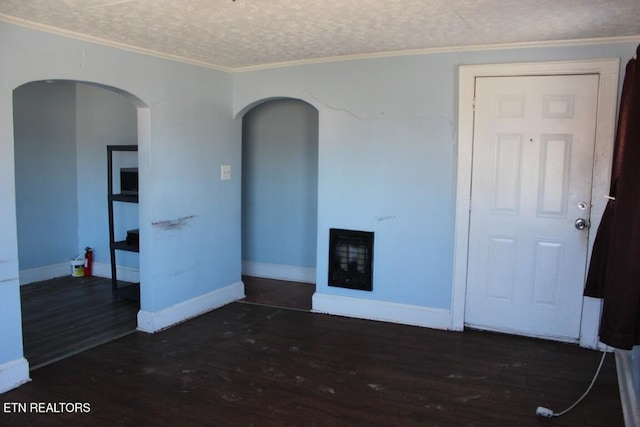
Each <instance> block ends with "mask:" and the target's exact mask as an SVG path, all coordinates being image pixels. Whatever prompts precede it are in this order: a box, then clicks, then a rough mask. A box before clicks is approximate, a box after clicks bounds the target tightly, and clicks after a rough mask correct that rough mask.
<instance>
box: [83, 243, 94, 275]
mask: <svg viewBox="0 0 640 427" xmlns="http://www.w3.org/2000/svg"><path fill="white" fill-rule="evenodd" d="M92 263H93V249H91V248H90V247H88V246H87V247H86V248H84V275H85V276H91V264H92Z"/></svg>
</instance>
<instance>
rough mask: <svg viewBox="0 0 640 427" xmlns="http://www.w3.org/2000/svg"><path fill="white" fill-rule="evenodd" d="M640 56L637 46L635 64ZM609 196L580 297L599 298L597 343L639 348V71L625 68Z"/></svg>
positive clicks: (632, 65)
mask: <svg viewBox="0 0 640 427" xmlns="http://www.w3.org/2000/svg"><path fill="white" fill-rule="evenodd" d="M638 55H640V46H638V49H637V54H636V58H637V57H638ZM610 196H611V197H614V198H615V200H610V201H609V202H608V203H607V207H606V209H605V212H604V215H603V217H602V221H601V223H600V226H599V228H598V232H597V234H596V239H595V242H594V246H593V253H592V255H591V262H590V264H589V271H588V274H587V282H586V286H585V292H584V294H585V295H586V296H591V297H596V298H603V310H602V317H601V320H600V331H599V334H600V341H602V342H603V343H605V344H607V345H610V346H612V347H616V348H621V349H626V350H629V349H631V347H633V346H634V345H635V344H640V67H638V64H637V60H636V59H635V58H634V59H632V60H630V61H629V63H628V64H627V68H626V72H625V78H624V84H623V87H622V96H621V98H620V112H619V115H618V127H617V132H616V140H615V145H614V155H613V167H612V174H611V188H610Z"/></svg>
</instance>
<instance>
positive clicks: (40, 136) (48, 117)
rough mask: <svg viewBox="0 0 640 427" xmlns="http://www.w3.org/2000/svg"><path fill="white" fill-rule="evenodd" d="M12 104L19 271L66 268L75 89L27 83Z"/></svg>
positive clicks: (72, 221)
mask: <svg viewBox="0 0 640 427" xmlns="http://www.w3.org/2000/svg"><path fill="white" fill-rule="evenodd" d="M13 99H14V103H13V111H14V115H13V118H14V132H15V133H14V135H15V168H16V170H15V179H16V210H17V223H18V250H19V259H20V269H22V270H24V269H30V268H36V267H42V266H48V265H52V264H59V263H62V262H66V261H68V260H70V259H72V258H74V257H75V256H76V255H78V253H79V252H78V188H77V167H76V134H75V129H76V90H75V84H74V83H69V82H57V83H46V82H37V83H30V84H27V85H24V86H21V87H19V88H17V89H16V90H15V92H14V97H13Z"/></svg>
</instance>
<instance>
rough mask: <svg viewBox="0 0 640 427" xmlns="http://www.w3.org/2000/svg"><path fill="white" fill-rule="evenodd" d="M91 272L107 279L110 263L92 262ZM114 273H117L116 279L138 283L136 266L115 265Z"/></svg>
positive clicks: (109, 275) (109, 273) (109, 272)
mask: <svg viewBox="0 0 640 427" xmlns="http://www.w3.org/2000/svg"><path fill="white" fill-rule="evenodd" d="M92 274H93V275H94V276H98V277H106V278H107V279H111V264H107V263H104V262H94V263H93V272H92ZM116 274H117V275H118V280H122V281H125V282H131V283H140V270H138V269H137V268H131V267H123V266H121V265H117V266H116Z"/></svg>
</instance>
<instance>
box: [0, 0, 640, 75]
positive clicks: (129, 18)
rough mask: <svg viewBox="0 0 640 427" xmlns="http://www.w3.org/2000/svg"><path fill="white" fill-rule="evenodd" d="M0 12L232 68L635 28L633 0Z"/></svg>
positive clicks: (237, 0) (639, 8) (58, 6)
mask: <svg viewBox="0 0 640 427" xmlns="http://www.w3.org/2000/svg"><path fill="white" fill-rule="evenodd" d="M0 19H2V20H6V21H9V22H14V23H19V24H24V25H29V26H35V27H36V28H41V29H45V30H49V31H52V32H61V33H63V34H67V35H72V36H76V37H79V38H88V39H90V40H94V41H98V42H100V41H102V42H104V43H107V44H112V45H116V46H120V47H125V48H130V49H134V50H143V51H148V52H149V53H155V54H159V55H163V56H164V55H166V56H170V57H174V58H178V59H182V60H185V61H188V62H195V63H201V64H203V65H208V66H212V67H217V68H222V69H229V70H239V69H247V68H252V67H259V66H265V65H274V64H280V63H290V62H295V61H305V60H307V61H308V60H319V59H323V58H335V57H343V56H353V55H373V54H386V53H395V52H403V51H413V50H427V49H439V48H457V47H462V46H478V45H494V44H512V43H527V42H545V41H564V40H579V39H592V38H610V37H625V36H638V35H640V0H297V1H296V0H0Z"/></svg>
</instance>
